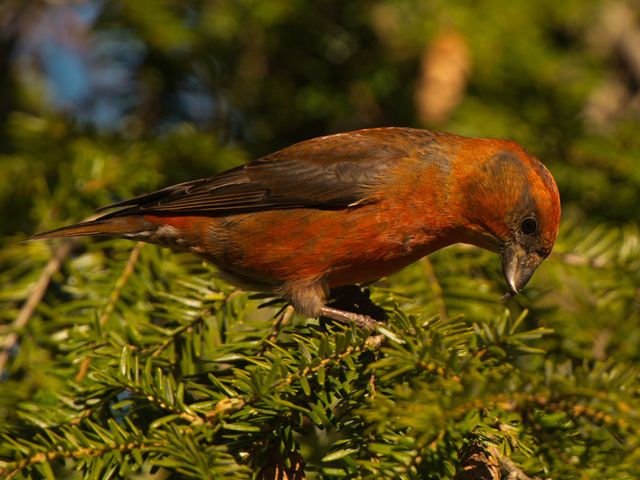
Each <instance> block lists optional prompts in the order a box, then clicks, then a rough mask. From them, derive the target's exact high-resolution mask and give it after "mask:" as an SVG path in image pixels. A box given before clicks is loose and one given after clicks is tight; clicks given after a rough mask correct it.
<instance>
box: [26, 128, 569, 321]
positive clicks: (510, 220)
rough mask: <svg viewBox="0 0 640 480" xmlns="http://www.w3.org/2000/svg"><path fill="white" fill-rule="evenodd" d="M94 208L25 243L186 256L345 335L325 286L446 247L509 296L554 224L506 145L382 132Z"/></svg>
mask: <svg viewBox="0 0 640 480" xmlns="http://www.w3.org/2000/svg"><path fill="white" fill-rule="evenodd" d="M105 209H111V210H112V211H111V212H110V213H106V214H104V215H102V216H101V217H99V218H97V219H95V220H92V221H87V222H83V223H79V224H76V225H71V226H67V227H62V228H59V229H57V230H53V231H50V232H45V233H41V234H38V235H35V236H34V237H33V238H35V239H44V238H56V237H70V236H76V235H110V236H116V237H124V238H129V239H133V240H142V241H144V242H150V243H156V244H160V245H164V246H167V247H170V248H172V249H175V250H186V251H190V252H193V253H194V254H196V255H199V256H200V257H202V258H204V259H205V260H207V261H210V262H212V263H213V264H215V265H216V266H217V267H218V269H219V271H220V274H221V275H222V277H224V278H225V279H226V280H228V281H229V282H231V283H232V284H235V285H237V286H239V287H241V288H243V289H246V290H252V291H267V292H273V293H274V294H276V295H278V296H280V297H282V298H284V299H286V300H288V301H289V302H290V303H291V304H292V305H293V307H294V308H295V310H296V311H298V312H299V313H301V314H303V315H308V316H319V315H322V316H326V317H330V318H333V319H337V320H340V321H352V322H355V323H358V324H367V321H370V320H371V319H369V318H367V317H365V316H363V315H360V314H355V313H353V312H347V311H344V310H339V309H336V308H332V307H330V306H328V305H327V303H326V302H327V299H328V295H329V292H330V290H331V289H333V288H336V287H340V286H345V285H352V284H361V283H364V282H371V281H375V280H378V279H380V278H381V277H384V276H387V275H389V274H391V273H394V272H396V271H398V270H400V269H402V268H403V267H405V266H407V265H409V264H410V263H412V262H415V261H416V260H418V259H420V258H421V257H424V256H425V255H428V254H430V253H432V252H434V251H436V250H438V249H440V248H443V247H445V246H448V245H451V244H454V243H459V242H462V243H467V244H472V245H476V246H479V247H482V248H485V249H488V250H491V251H493V252H497V253H499V254H500V255H501V257H502V271H503V274H504V277H505V279H506V282H507V284H508V286H509V289H510V290H511V292H512V293H513V294H515V293H518V291H520V290H521V289H522V288H523V287H524V285H525V284H526V283H527V282H528V281H529V279H530V278H531V276H532V274H533V272H534V271H535V269H536V268H537V267H538V265H540V263H541V262H542V261H543V260H544V258H545V257H547V256H548V255H549V253H550V252H551V249H552V247H553V245H554V242H555V240H556V237H557V234H558V225H559V222H560V197H559V194H558V189H557V186H556V183H555V181H554V179H553V177H552V176H551V174H550V173H549V171H548V170H547V169H546V168H545V167H544V165H543V164H542V163H541V162H540V161H539V160H538V159H536V158H535V157H534V156H532V155H530V154H529V153H527V152H526V151H525V150H524V149H523V148H522V147H521V146H519V145H518V144H516V143H514V142H510V141H505V140H493V139H482V138H466V137H462V136H458V135H453V134H449V133H441V132H431V131H427V130H419V129H411V128H395V127H390V128H373V129H366V130H358V131H353V132H347V133H339V134H335V135H329V136H324V137H319V138H314V139H311V140H307V141H303V142H300V143H296V144H294V145H292V146H290V147H288V148H285V149H283V150H279V151H277V152H275V153H272V154H270V155H267V156H265V157H262V158H259V159H258V160H255V161H252V162H250V163H247V164H245V165H242V166H240V167H237V168H233V169H231V170H228V171H226V172H223V173H219V174H217V175H214V176H212V177H209V178H203V179H200V180H194V181H190V182H186V183H181V184H178V185H174V186H170V187H167V188H164V189H162V190H158V191H157V192H153V193H149V194H147V195H142V196H139V197H136V198H133V199H130V200H125V201H122V202H119V203H115V204H113V205H110V206H108V207H104V208H103V209H100V210H105Z"/></svg>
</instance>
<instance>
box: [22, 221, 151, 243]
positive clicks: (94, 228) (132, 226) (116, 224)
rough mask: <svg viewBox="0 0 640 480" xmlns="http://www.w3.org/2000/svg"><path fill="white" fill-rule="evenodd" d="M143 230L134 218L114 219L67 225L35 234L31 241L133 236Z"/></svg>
mask: <svg viewBox="0 0 640 480" xmlns="http://www.w3.org/2000/svg"><path fill="white" fill-rule="evenodd" d="M141 230H143V227H142V225H140V221H139V220H138V219H136V218H135V217H115V218H104V219H100V218H98V219H97V220H89V221H86V222H81V223H76V224H75V225H68V226H66V227H61V228H56V229H55V230H49V231H48V232H42V233H36V234H35V235H33V236H32V237H31V240H44V239H47V238H63V237H79V236H85V235H109V236H114V237H119V236H124V235H133V234H136V233H139V232H140V231H141Z"/></svg>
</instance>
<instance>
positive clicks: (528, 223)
mask: <svg viewBox="0 0 640 480" xmlns="http://www.w3.org/2000/svg"><path fill="white" fill-rule="evenodd" d="M520 228H522V233H524V234H525V235H532V234H534V233H536V232H537V231H538V222H537V220H536V219H535V218H533V217H527V218H525V219H524V220H522V224H521V225H520Z"/></svg>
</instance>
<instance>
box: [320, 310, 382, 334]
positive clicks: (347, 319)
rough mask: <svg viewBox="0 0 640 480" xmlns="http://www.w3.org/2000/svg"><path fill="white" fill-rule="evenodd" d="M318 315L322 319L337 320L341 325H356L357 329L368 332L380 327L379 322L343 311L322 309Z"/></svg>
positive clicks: (366, 316)
mask: <svg viewBox="0 0 640 480" xmlns="http://www.w3.org/2000/svg"><path fill="white" fill-rule="evenodd" d="M320 315H322V316H323V317H327V318H331V319H333V320H337V321H338V322H341V323H348V324H353V325H356V326H357V327H360V328H362V329H363V330H366V331H368V332H373V331H375V329H376V327H377V326H378V325H382V323H381V322H378V321H377V320H374V319H373V318H371V317H370V316H368V315H362V314H360V313H353V312H347V311H345V310H339V309H337V308H333V307H326V306H325V307H322V309H321V310H320Z"/></svg>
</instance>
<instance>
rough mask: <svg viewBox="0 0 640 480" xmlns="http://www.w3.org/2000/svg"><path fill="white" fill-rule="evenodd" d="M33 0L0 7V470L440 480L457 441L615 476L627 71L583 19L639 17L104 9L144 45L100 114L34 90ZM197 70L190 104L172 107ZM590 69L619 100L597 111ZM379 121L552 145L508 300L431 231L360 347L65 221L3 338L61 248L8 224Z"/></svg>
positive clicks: (524, 465) (632, 284)
mask: <svg viewBox="0 0 640 480" xmlns="http://www.w3.org/2000/svg"><path fill="white" fill-rule="evenodd" d="M59 3H64V2H59ZM43 5H44V2H40V1H36V0H30V1H22V0H8V1H6V2H4V3H3V4H2V5H0V24H2V25H3V28H2V31H1V33H0V67H1V68H0V85H2V101H0V179H1V180H2V181H1V182H0V218H1V219H2V220H1V221H0V232H1V234H2V239H1V240H0V347H1V346H2V345H4V344H5V342H6V341H7V339H8V338H9V337H10V336H11V334H12V333H17V337H16V341H15V342H13V343H14V344H13V346H12V348H11V350H10V356H9V358H8V361H7V363H6V365H5V369H4V372H0V435H1V438H2V441H1V442H0V477H9V478H40V477H45V478H120V477H127V478H273V472H274V469H275V468H276V465H277V466H279V467H280V468H285V469H286V468H291V466H292V465H295V464H296V463H299V460H300V459H302V460H303V462H304V463H305V473H306V476H307V478H339V477H348V478H406V479H410V478H411V479H413V478H451V477H453V475H454V474H455V472H456V469H457V468H458V467H459V459H458V458H459V451H460V450H461V449H462V450H464V449H465V448H468V447H469V446H470V445H471V446H478V445H480V446H482V447H483V448H485V449H487V450H490V449H491V448H492V447H496V448H497V450H494V452H496V451H497V452H498V453H497V455H499V456H501V457H502V458H508V459H510V460H511V461H512V462H514V465H515V466H516V467H517V468H519V469H521V470H522V471H523V472H525V473H526V474H527V475H529V476H530V477H539V478H617V479H624V478H638V474H637V471H638V468H637V467H638V465H640V454H639V453H638V452H640V432H639V430H640V420H639V419H638V412H639V411H640V378H639V377H638V361H639V360H640V329H639V328H638V325H639V323H640V233H639V217H640V215H639V213H638V212H639V210H638V205H639V204H640V135H639V133H640V128H639V127H640V125H639V122H638V121H639V119H640V107H638V105H640V100H639V99H640V94H639V93H638V84H639V82H640V80H639V79H638V78H635V77H634V76H633V72H631V73H630V72H629V68H628V66H625V62H624V59H621V57H620V52H618V51H617V50H616V47H615V46H611V45H610V44H608V43H607V40H606V35H604V34H603V33H602V32H603V28H604V27H603V23H604V19H606V18H609V17H607V15H608V14H609V13H610V12H611V11H613V10H615V9H616V8H620V7H621V6H624V5H626V6H627V7H628V9H629V10H628V12H631V17H630V18H631V20H630V22H631V24H635V28H636V30H635V31H636V33H637V32H638V31H640V14H639V12H640V6H639V5H638V2H633V1H629V2H626V3H625V2H621V1H620V2H618V1H613V0H611V1H605V0H595V1H589V2H585V1H582V0H568V1H564V2H561V1H557V0H539V1H536V2H524V1H523V2H513V1H508V0H488V1H484V2H469V1H463V0H456V1H450V0H433V1H423V0H379V1H365V0H353V1H349V2H344V1H337V0H336V1H332V0H323V1H318V2H307V1H302V0H266V1H265V0H240V1H238V0H210V1H202V0H193V1H182V0H181V1H178V0H163V1H158V0H135V1H134V0H129V1H125V0H120V1H116V0H114V1H111V2H104V4H103V5H102V9H101V11H100V15H99V16H98V18H97V20H96V22H95V24H94V25H93V26H92V29H91V31H90V32H89V35H90V36H89V37H87V41H88V42H91V41H95V39H96V38H98V37H99V36H101V35H103V36H104V35H110V36H112V37H113V38H117V39H119V41H121V42H123V45H124V47H123V48H128V46H131V48H133V47H135V48H137V49H138V50H139V51H141V52H142V53H141V56H140V60H139V62H137V63H136V64H135V65H131V67H130V71H129V72H128V74H129V75H130V78H131V81H132V84H133V86H134V92H135V101H133V103H132V104H131V105H130V107H129V108H128V110H127V111H126V115H124V116H123V117H122V118H120V119H118V120H117V121H116V122H114V123H113V124H112V125H110V126H108V127H104V126H96V125H95V124H93V123H92V122H91V121H87V120H86V119H84V120H82V119H81V116H80V114H81V112H80V111H79V110H80V109H79V108H77V109H60V108H56V107H55V102H52V98H51V94H50V93H48V92H50V90H48V89H47V83H46V81H47V79H46V76H45V75H44V74H43V73H42V71H41V69H39V67H38V66H37V65H32V66H31V67H29V68H25V66H24V65H21V64H18V63H17V62H16V58H17V57H16V53H15V52H16V50H15V49H16V45H18V44H19V40H20V39H21V38H22V37H21V36H22V35H24V34H25V33H24V26H25V25H28V22H29V21H30V20H33V19H34V18H36V16H37V15H40V14H42V12H43V11H44V12H45V14H46V12H47V10H46V9H45V8H44V6H43ZM45 18H46V17H45ZM634 22H635V23H634ZM447 29H454V30H455V31H457V32H458V33H459V34H461V35H462V36H463V37H464V38H465V39H466V42H467V44H468V46H469V49H470V53H471V58H472V68H471V73H470V77H469V81H468V84H467V87H466V91H465V94H464V97H463V99H462V101H461V103H460V104H459V105H458V107H457V108H456V109H455V110H454V111H453V113H452V115H451V117H450V118H449V119H448V120H447V121H446V122H444V123H442V124H434V125H420V123H419V120H418V118H417V116H416V113H415V111H416V110H415V105H414V92H415V89H416V82H417V78H418V76H419V68H420V59H421V57H422V55H423V51H424V49H425V48H426V46H427V45H429V43H430V42H431V41H432V39H433V38H435V37H436V35H438V34H439V33H440V32H442V31H443V30H447ZM194 79H195V80H194ZM193 81H196V82H197V84H198V85H200V87H201V89H202V91H204V92H205V93H206V95H207V96H208V97H209V98H210V99H213V100H212V103H211V105H212V107H211V112H209V115H208V116H206V118H204V119H199V120H198V119H195V120H194V119H193V118H189V116H188V115H186V114H185V112H184V111H182V110H181V109H180V106H179V105H178V104H177V103H176V100H175V99H176V96H179V94H180V92H181V89H184V85H188V84H189V82H193ZM609 84H616V85H622V86H623V87H624V88H626V92H627V99H626V100H625V101H624V102H622V103H621V105H620V106H619V108H618V109H617V110H616V111H615V112H614V113H613V114H611V115H610V116H609V117H607V118H606V119H605V120H604V121H600V122H595V121H594V120H593V118H592V117H590V115H589V113H588V109H589V106H590V105H592V104H593V101H594V100H593V99H594V95H596V94H597V92H598V91H600V89H602V88H603V86H604V87H606V86H607V85H609ZM383 125H405V126H423V127H428V128H437V129H442V130H448V131H453V132H456V133H460V134H464V135H472V136H487V137H500V138H509V139H513V140H516V141H518V142H520V143H522V144H523V145H525V146H526V148H527V149H528V150H530V151H531V152H532V153H534V154H536V155H537V156H538V157H540V158H541V159H542V160H543V161H544V162H545V163H546V164H547V165H548V166H549V168H550V169H551V171H552V172H553V174H554V175H555V177H556V179H557V181H558V184H559V187H560V191H561V196H562V199H563V212H564V213H563V222H562V226H561V232H560V238H559V240H558V243H557V246H556V248H555V250H554V253H553V254H552V256H551V257H550V258H549V259H548V260H546V261H545V263H544V264H543V266H542V267H541V268H540V269H539V271H538V273H537V274H536V275H535V277H534V279H533V280H532V282H531V283H530V285H529V286H528V287H527V288H526V290H525V292H524V293H523V294H522V295H519V296H518V297H516V298H514V299H512V300H510V301H509V302H508V303H506V304H505V303H502V302H501V301H500V297H501V295H502V293H504V289H505V285H504V282H503V280H502V279H501V274H500V272H499V262H498V259H497V258H496V257H495V255H492V254H490V253H487V252H484V251H479V250H477V249H472V248H466V247H461V246H458V247H452V248H448V249H445V250H444V251H441V252H438V253H436V254H434V255H432V256H431V257H430V258H429V260H423V261H421V262H417V263H416V264H414V265H412V266H411V267H409V268H407V269H406V270H404V271H403V272H401V273H399V274H397V275H394V276H393V277H390V278H386V279H383V280H382V281H380V282H378V283H376V284H375V285H373V286H371V287H370V288H371V292H372V298H373V299H374V300H375V301H376V302H377V303H378V304H380V305H381V306H383V307H384V308H385V309H387V311H388V312H389V316H390V319H389V322H388V326H387V329H385V330H383V331H381V332H378V333H379V334H380V335H382V336H381V337H378V342H372V341H371V339H370V338H369V337H368V335H367V334H365V333H364V332H361V331H357V330H352V329H349V328H346V327H344V326H341V325H337V324H334V323H324V322H322V321H318V320H317V319H307V318H302V317H299V316H295V315H294V316H291V315H290V312H288V311H286V310H285V311H284V313H283V310H281V308H284V305H281V304H275V305H270V306H269V305H267V306H265V307H264V308H261V305H263V304H265V303H266V302H267V301H268V300H267V299H251V298H250V297H249V296H248V294H246V293H242V292H237V291H234V290H233V288H231V287H229V286H228V285H226V284H224V283H223V282H221V281H218V280H216V279H215V269H214V268H213V267H211V266H208V265H203V264H202V263H201V262H200V261H198V260H197V259H195V258H193V257H191V256H189V255H183V254H173V253H171V252H168V251H166V250H162V249H160V248H157V247H154V246H149V245H147V246H144V247H143V248H142V247H135V245H134V244H133V243H131V242H127V241H123V240H109V241H105V240H84V239H83V240H81V241H79V242H76V243H74V244H73V246H72V253H71V255H70V256H69V257H68V258H66V259H65V261H64V263H63V265H62V267H61V268H60V269H59V271H57V272H56V273H55V274H54V275H53V277H52V279H51V282H50V284H49V285H48V288H47V290H46V293H45V295H44V298H43V299H42V301H41V302H40V303H39V304H38V307H37V309H36V310H35V313H34V314H33V315H32V316H31V318H30V319H29V321H28V323H27V324H26V325H25V326H24V327H21V328H19V329H18V330H17V331H15V332H14V329H13V326H12V322H13V321H14V319H15V318H16V317H17V316H18V314H19V312H20V309H21V308H23V306H24V304H25V301H26V300H27V298H28V297H29V295H30V294H31V292H32V291H33V288H34V287H33V286H34V284H35V282H36V281H37V279H38V278H40V276H41V275H42V273H43V271H44V269H45V266H46V265H47V264H48V263H49V261H50V259H51V258H52V256H53V255H54V253H55V252H56V251H58V250H59V249H60V248H61V246H63V244H62V243H57V242H51V243H45V242H32V243H23V242H22V241H23V240H25V239H27V238H28V236H29V235H30V234H31V233H33V232H36V231H41V230H45V229H49V228H55V227H57V226H61V225H64V224H66V223H72V222H76V221H79V220H81V219H83V218H85V217H87V216H88V215H90V214H91V212H92V211H93V209H94V208H97V207H99V206H101V205H104V204H107V203H110V202H112V201H114V200H117V199H122V198H126V197H128V196H131V195H135V194H140V193H143V192H147V191H149V190H151V189H154V188H159V187H162V186H165V185H168V184H171V183H177V182H179V181H184V180H188V179H192V178H197V177H199V176H205V175H209V174H212V173H215V172H217V171H221V170H223V169H226V168H228V167H231V166H234V165H238V164H240V163H242V162H243V161H245V160H247V159H250V158H253V157H255V156H259V155H262V154H266V153H269V152H270V151H273V150H274V149H277V148H280V147H284V146H286V145H288V144H290V143H292V142H295V141H298V140H302V139H305V138H310V137H313V136H318V135H321V134H326V133H332V132H336V131H342V130H348V129H355V128H364V127H372V126H383ZM134 248H135V249H134ZM283 315H284V317H283ZM283 318H284V320H283ZM2 348H4V347H2ZM85 368H86V369H87V370H86V372H83V369H85ZM79 372H80V374H79Z"/></svg>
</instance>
